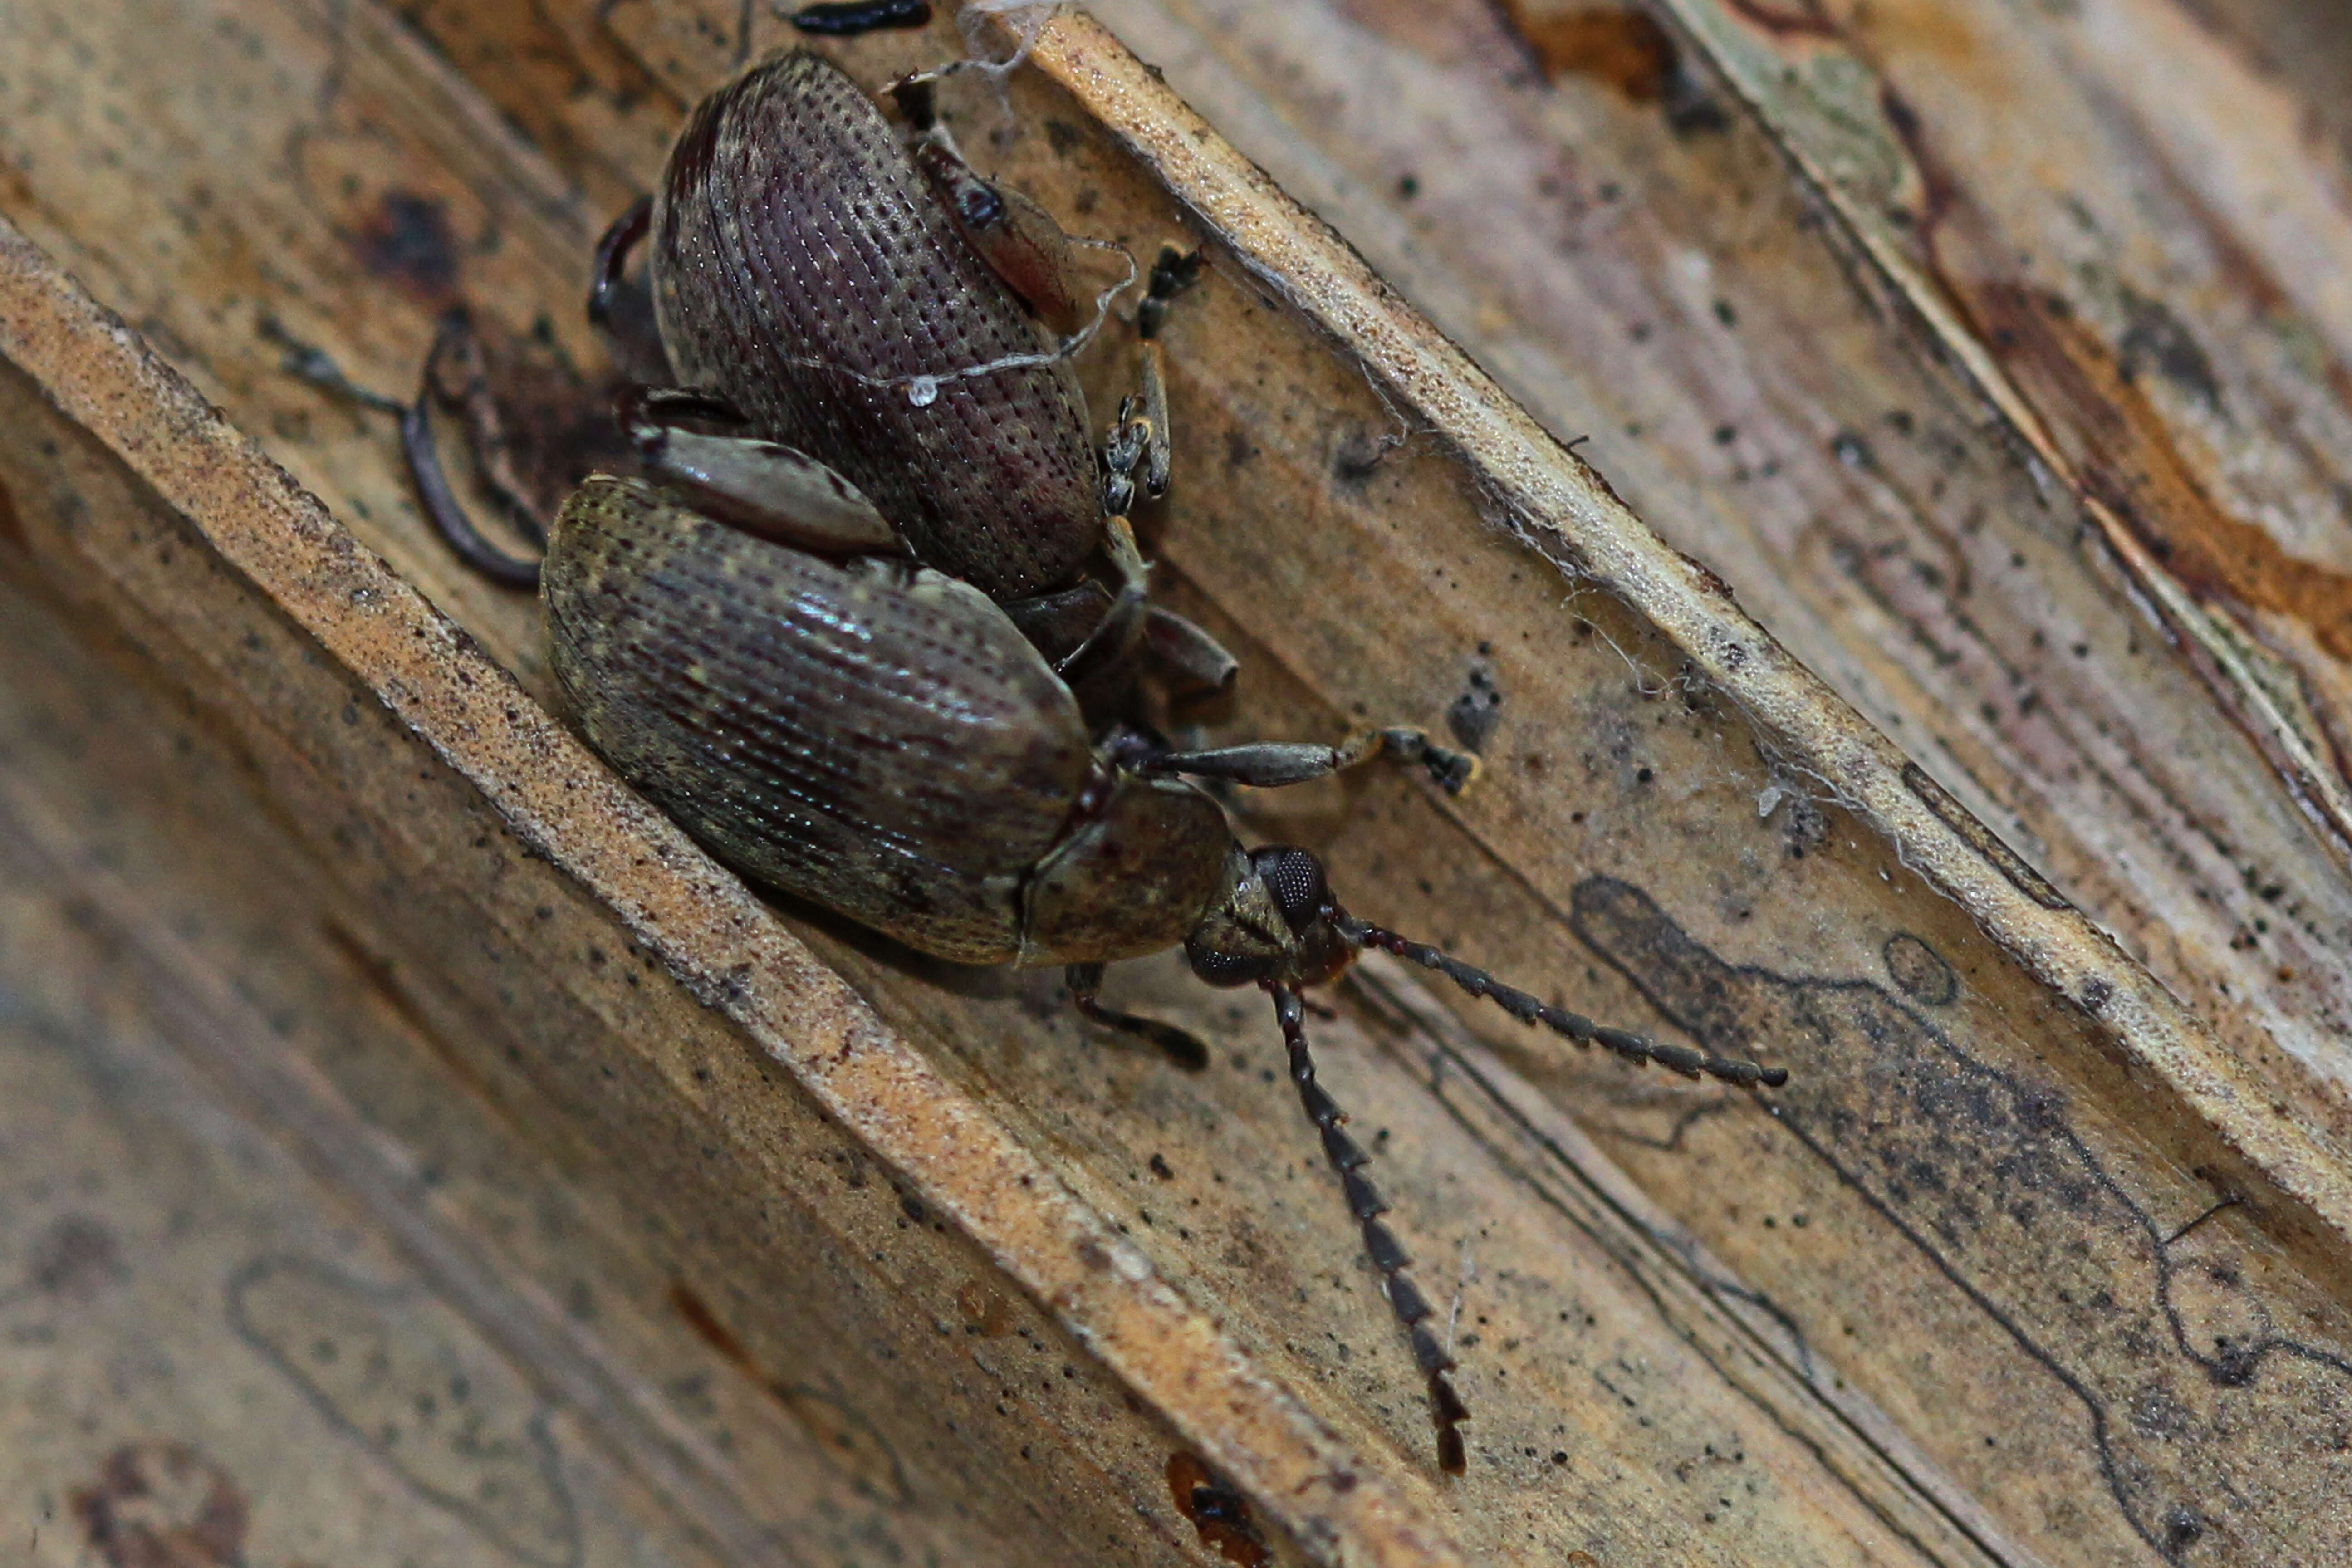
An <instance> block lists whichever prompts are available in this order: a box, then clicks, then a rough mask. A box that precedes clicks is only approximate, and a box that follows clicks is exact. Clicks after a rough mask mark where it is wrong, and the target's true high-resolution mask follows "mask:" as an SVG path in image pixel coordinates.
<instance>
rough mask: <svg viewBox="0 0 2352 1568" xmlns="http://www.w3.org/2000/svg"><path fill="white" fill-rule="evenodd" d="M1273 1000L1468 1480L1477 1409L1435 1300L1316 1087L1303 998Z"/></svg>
mask: <svg viewBox="0 0 2352 1568" xmlns="http://www.w3.org/2000/svg"><path fill="white" fill-rule="evenodd" d="M1265 991H1266V994H1268V995H1270V996H1272V997H1273V998H1274V1016H1275V1018H1276V1021H1277V1022H1278V1023H1280V1024H1281V1026H1282V1043H1283V1045H1284V1046H1285V1047H1287V1048H1288V1050H1289V1053H1290V1081H1291V1082H1292V1083H1294V1084H1296V1085H1297V1086H1298V1103H1299V1106H1300V1108H1301V1109H1302V1110H1305V1111H1306V1112H1307V1120H1308V1121H1312V1122H1313V1123H1314V1124H1315V1131H1317V1132H1318V1134H1320V1135H1321V1137H1322V1140H1323V1157H1324V1158H1325V1159H1326V1160H1328V1161H1329V1162H1330V1164H1331V1169H1332V1171H1333V1172H1334V1173H1337V1174H1338V1176H1339V1186H1340V1190H1341V1191H1343V1192H1344V1193H1345V1194H1347V1197H1348V1212H1349V1214H1350V1215H1354V1216H1355V1220H1356V1224H1357V1225H1359V1226H1361V1227H1362V1229H1363V1233H1364V1256H1365V1257H1367V1258H1370V1259H1371V1262H1372V1267H1373V1268H1376V1269H1378V1270H1379V1271H1380V1276H1381V1293H1382V1294H1383V1295H1385V1296H1387V1297H1388V1299H1389V1308H1390V1310H1391V1311H1393V1312H1395V1313H1396V1319H1397V1321H1398V1322H1399V1323H1400V1324H1401V1325H1402V1326H1403V1329H1404V1332H1405V1338H1406V1340H1407V1341H1408V1342H1410V1343H1411V1344H1412V1356H1413V1360H1414V1361H1416V1362H1417V1363H1420V1365H1421V1370H1422V1374H1423V1376H1425V1377H1426V1378H1428V1379H1429V1405H1430V1416H1431V1419H1432V1420H1433V1421H1434V1422H1435V1423H1436V1425H1437V1467H1438V1468H1440V1469H1442V1470H1444V1472H1445V1473H1446V1474H1448V1475H1453V1476H1458V1475H1460V1474H1461V1473H1462V1471H1463V1468H1464V1464H1465V1460H1466V1459H1467V1458H1468V1456H1467V1455H1465V1453H1464V1452H1463V1447H1462V1431H1461V1426H1462V1423H1464V1422H1465V1421H1467V1420H1469V1419H1470V1412H1469V1409H1468V1408H1467V1407H1466V1406H1465V1405H1463V1403H1462V1396H1461V1395H1460V1394H1456V1393H1455V1392H1454V1383H1453V1380H1452V1379H1451V1378H1449V1377H1447V1376H1446V1375H1445V1374H1446V1373H1449V1372H1451V1371H1453V1370H1454V1357H1453V1356H1452V1355H1451V1354H1449V1353H1448V1352H1446V1349H1445V1347H1444V1345H1442V1344H1440V1343H1439V1342H1438V1340H1437V1336H1436V1335H1435V1334H1433V1333H1432V1332H1431V1331H1430V1328H1429V1321H1430V1319H1432V1318H1433V1317H1434V1316H1435V1315H1436V1314H1435V1313H1434V1312H1433V1311H1432V1310H1430V1305H1429V1301H1428V1299H1427V1298H1425V1297H1424V1296H1423V1295H1422V1293H1421V1290H1420V1288H1419V1287H1417V1286H1416V1285H1414V1284H1413V1282H1412V1275H1410V1274H1408V1273H1407V1272H1405V1270H1406V1269H1408V1268H1411V1267H1412V1258H1408V1257H1406V1256H1405V1250H1404V1247H1403V1246H1402V1244H1401V1243H1400V1242H1399V1241H1398V1240H1397V1238H1396V1233H1395V1232H1393V1231H1391V1229H1389V1227H1388V1226H1386V1225H1383V1224H1382V1223H1381V1215H1384V1214H1386V1213H1387V1212H1388V1208H1389V1205H1388V1203H1387V1200H1385V1199H1383V1198H1382V1197H1381V1192H1380V1189H1379V1188H1378V1187H1376V1186H1374V1185H1372V1183H1371V1178H1370V1177H1369V1176H1367V1175H1365V1174H1364V1167H1365V1166H1366V1165H1368V1164H1370V1163H1371V1156H1370V1155H1369V1154H1367V1153H1365V1152H1364V1151H1363V1146H1362V1145H1361V1144H1360V1143H1358V1142H1356V1141H1355V1140H1354V1139H1353V1138H1350V1137H1349V1136H1348V1134H1347V1132H1346V1131H1344V1130H1343V1129H1342V1127H1341V1125H1340V1124H1341V1123H1342V1122H1344V1121H1347V1120H1348V1115H1347V1112H1345V1111H1343V1110H1340V1109H1339V1101H1337V1100H1333V1099H1332V1098H1331V1095H1330V1091H1329V1090H1328V1089H1325V1088H1324V1087H1323V1086H1322V1085H1321V1084H1319V1083H1318V1082H1317V1081H1316V1080H1315V1057H1314V1054H1313V1053H1312V1052H1311V1051H1309V1050H1308V1049H1307V1018H1306V1015H1305V1012H1304V1010H1303V1008H1302V1007H1301V1006H1300V1003H1299V995H1298V993H1297V991H1294V990H1292V989H1291V988H1290V987H1289V986H1287V985H1276V984H1267V986H1266V987H1265Z"/></svg>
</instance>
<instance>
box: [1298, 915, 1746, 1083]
mask: <svg viewBox="0 0 2352 1568" xmlns="http://www.w3.org/2000/svg"><path fill="white" fill-rule="evenodd" d="M1331 924H1332V929H1333V930H1335V931H1338V932H1339V937H1340V940H1341V941H1343V942H1346V943H1348V945H1349V946H1350V947H1359V948H1361V947H1376V948H1379V949H1380V950H1381V952H1392V953H1395V954H1396V955H1397V956H1398V957H1399V958H1402V959H1405V960H1407V961H1408V962H1411V963H1418V964H1420V965H1421V966H1422V967H1423V969H1433V970H1435V971H1437V973H1440V974H1443V975H1444V976H1445V978H1446V979H1448V980H1451V981H1452V982H1454V984H1456V985H1459V986H1460V987H1462V989H1463V990H1465V991H1467V992H1468V993H1470V994H1471V995H1473V996H1485V997H1487V998H1490V999H1491V1000H1492V1001H1493V1002H1494V1003H1495V1005H1496V1006H1499V1007H1500V1008H1502V1009H1503V1011H1504V1012H1506V1013H1508V1014H1509V1015H1510V1016H1512V1017H1514V1018H1517V1020H1518V1021H1519V1022H1520V1023H1522V1024H1541V1025H1543V1026H1545V1027H1546V1028H1548V1029H1549V1030H1551V1031H1552V1033H1554V1034H1556V1035H1562V1036H1565V1037H1568V1038H1569V1039H1571V1040H1573V1041H1575V1042H1576V1043H1577V1044H1578V1045H1580V1046H1600V1047H1602V1048H1604V1049H1606V1050H1612V1051H1615V1052H1616V1053H1617V1054H1618V1055H1619V1056H1621V1057H1623V1058H1625V1059H1626V1060H1627V1061H1631V1062H1655V1063H1657V1064H1658V1065H1659V1066H1660V1067H1663V1068H1669V1069H1671V1070H1673V1071H1675V1072H1678V1073H1680V1074H1682V1075H1683V1076H1684V1077H1685V1078H1700V1077H1706V1078H1718V1079H1722V1080H1723V1081H1724V1082H1726V1083H1738V1084H1760V1085H1762V1086H1763V1087H1764V1088H1766V1089H1778V1088H1780V1086H1781V1085H1782V1084H1784V1083H1786V1082H1788V1081H1789V1069H1788V1068H1768V1067H1759V1066H1758V1065H1757V1064H1756V1063H1754V1062H1749V1061H1740V1060H1738V1059H1737V1058H1731V1057H1711V1056H1708V1055H1707V1054H1706V1052H1704V1051H1695V1050H1692V1049H1691V1048H1690V1047H1687V1046H1665V1045H1660V1044H1659V1043H1658V1042H1657V1041H1655V1040H1653V1039H1651V1038H1650V1037H1648V1036H1646V1035H1636V1034H1634V1033H1633V1032H1632V1031H1631V1030H1627V1029H1612V1028H1611V1027H1609V1026H1607V1025H1606V1024H1596V1023H1594V1022H1593V1021H1592V1020H1591V1019H1590V1018H1588V1017H1586V1016H1584V1015H1583V1014H1581V1013H1570V1012H1569V1011H1567V1010H1566V1009H1565V1008H1560V1007H1554V1006H1552V1005H1549V1003H1545V1002H1541V1001H1538V1000H1537V999H1536V998H1535V997H1533V996H1530V995H1528V994H1527V993H1526V992H1524V991H1521V990H1518V989H1517V988H1515V987H1513V986H1509V985H1506V984H1503V983H1502V982H1501V981H1499V980H1497V979H1496V978H1495V977H1494V976H1493V975H1491V974H1489V973H1486V971H1485V970H1483V969H1475V968H1473V967H1472V966H1470V965H1469V964H1466V963H1463V962H1462V961H1461V960H1460V959H1458V958H1455V957H1454V956H1453V955H1451V954H1450V953H1445V952H1439V951H1438V950H1437V949H1436V948H1433V947H1432V946H1430V945H1429V944H1428V943H1427V942H1414V941H1412V939H1411V938H1408V937H1402V936H1399V935H1398V934H1397V933H1396V932H1394V931H1383V930H1381V928H1380V927H1379V926H1376V925H1373V924H1371V923H1370V922H1369V921H1360V920H1354V919H1351V918H1349V916H1346V915H1339V916H1336V917H1335V918H1334V919H1333V920H1332V922H1331Z"/></svg>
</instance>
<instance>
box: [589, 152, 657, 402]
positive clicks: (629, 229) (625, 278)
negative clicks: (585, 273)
mask: <svg viewBox="0 0 2352 1568" xmlns="http://www.w3.org/2000/svg"><path fill="white" fill-rule="evenodd" d="M653 221H654V204H653V201H652V199H651V198H649V197H646V196H639V197H638V198H637V199H636V200H635V201H634V202H632V203H630V204H629V206H628V208H627V210H626V211H625V212H623V213H622V214H621V216H618V217H616V218H614V220H613V222H612V226H610V227H608V228H606V229H605V230H604V237H602V238H600V239H598V240H597V241H596V261H595V269H594V275H593V279H591V280H590V282H589V285H588V324H589V325H590V326H592V327H593V328H595V329H596V331H597V332H598V333H599V335H601V336H602V337H603V338H604V347H605V350H606V352H607V353H611V354H612V356H613V362H614V363H615V364H617V365H619V366H620V367H621V373H622V374H623V375H625V377H627V378H628V379H629V380H631V381H641V382H647V383H656V384H667V383H668V382H669V381H670V380H671V379H672V375H671V372H670V363H669V353H668V351H667V350H666V349H664V348H663V347H662V341H661V326H660V324H659V322H657V321H656V320H655V316H654V296H653V290H652V289H649V288H647V287H646V285H645V284H643V283H641V282H638V281H636V280H635V279H632V278H630V276H629V257H630V255H631V253H632V252H634V251H635V249H636V247H637V246H638V245H639V244H640V243H641V242H642V241H643V240H644V239H645V237H646V233H647V232H648V231H649V230H650V229H651V228H652V227H653Z"/></svg>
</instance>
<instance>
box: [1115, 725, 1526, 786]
mask: <svg viewBox="0 0 2352 1568" xmlns="http://www.w3.org/2000/svg"><path fill="white" fill-rule="evenodd" d="M1374 757H1394V758H1395V759H1397V761H1399V762H1402V763H1420V764H1421V765H1422V766H1423V767H1424V768H1426V769H1428V770H1429V776H1430V777H1431V778H1432V779H1433V780H1434V781H1435V782H1436V783H1437V784H1439V785H1440V786H1441V787H1443V788H1444V791H1445V793H1446V794H1448V795H1460V794H1461V793H1462V791H1463V790H1464V789H1465V788H1466V787H1467V786H1468V785H1469V784H1470V782H1471V781H1472V780H1474V779H1475V778H1476V777H1477V776H1478V772H1479V763H1478V758H1477V755H1476V753H1475V752H1456V751H1451V750H1448V749H1447V748H1446V747H1444V746H1441V745H1439V744H1438V743H1437V742H1434V741H1432V740H1431V739H1430V738H1429V737H1428V736H1427V735H1425V734H1423V732H1422V731H1419V730H1407V729H1390V730H1359V731H1356V732H1355V733H1354V734H1352V735H1350V736H1349V737H1348V738H1347V739H1346V740H1344V741H1342V742H1339V744H1338V745H1336V746H1318V745H1315V744H1313V743H1312V742H1305V741H1259V742H1254V743H1252V744H1249V745H1242V746H1219V747H1216V748H1214V749H1213V750H1211V751H1205V752H1166V753H1164V754H1162V755H1160V756H1157V757H1153V758H1151V759H1150V760H1149V761H1148V762H1146V763H1144V764H1143V765H1142V771H1143V772H1146V773H1189V774H1191V775H1192V776H1193V777H1195V778H1207V779H1227V780H1230V781H1232V782H1233V783H1234V784H1249V785H1251V786H1252V787H1254V788H1256V789H1278V788H1280V787H1281V786H1282V785H1284V784H1305V783H1307V781H1308V780H1310V779H1319V778H1323V777H1326V776H1327V775H1328V774H1331V773H1339V772H1340V771H1342V770H1343V769H1347V768H1352V767H1354V766H1356V765H1357V764H1358V763H1368V762H1370V761H1371V760H1372V759H1373V758H1374Z"/></svg>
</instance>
